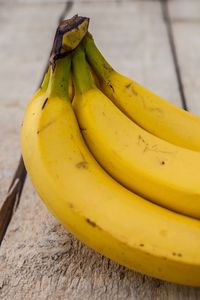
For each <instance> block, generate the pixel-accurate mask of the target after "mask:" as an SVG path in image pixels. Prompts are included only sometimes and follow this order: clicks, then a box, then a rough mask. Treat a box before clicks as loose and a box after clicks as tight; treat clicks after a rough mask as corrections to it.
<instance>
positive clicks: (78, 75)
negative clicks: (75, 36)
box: [72, 45, 95, 94]
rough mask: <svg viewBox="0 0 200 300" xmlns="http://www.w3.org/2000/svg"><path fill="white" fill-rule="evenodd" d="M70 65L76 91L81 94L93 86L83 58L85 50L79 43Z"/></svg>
mask: <svg viewBox="0 0 200 300" xmlns="http://www.w3.org/2000/svg"><path fill="white" fill-rule="evenodd" d="M72 66H73V77H74V83H75V92H76V93H81V94H83V93H84V92H86V91H87V90H90V89H92V88H94V87H95V84H94V82H93V79H92V77H91V74H90V70H89V66H88V64H87V61H86V58H85V52H84V50H83V48H82V46H81V45H80V46H79V47H77V49H76V50H75V51H74V54H73V58H72Z"/></svg>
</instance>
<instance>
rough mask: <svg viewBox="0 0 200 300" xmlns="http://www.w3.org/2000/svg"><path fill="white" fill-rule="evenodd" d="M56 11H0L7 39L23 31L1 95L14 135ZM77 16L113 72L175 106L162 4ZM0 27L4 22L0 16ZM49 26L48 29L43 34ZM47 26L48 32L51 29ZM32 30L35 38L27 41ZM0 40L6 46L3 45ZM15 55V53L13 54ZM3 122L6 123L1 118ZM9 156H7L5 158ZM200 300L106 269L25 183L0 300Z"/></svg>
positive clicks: (196, 294) (7, 244) (82, 7)
mask: <svg viewBox="0 0 200 300" xmlns="http://www.w3.org/2000/svg"><path fill="white" fill-rule="evenodd" d="M21 10H22V11H21ZM59 11H60V6H58V5H56V6H55V5H53V6H52V5H46V6H45V10H42V12H41V6H39V5H35V4H34V5H33V4H32V5H26V6H23V5H20V6H15V7H13V8H12V10H11V11H10V8H9V12H8V8H5V13H4V17H5V16H8V15H9V14H10V15H11V16H10V17H9V22H10V23H11V24H10V25H9V26H10V27H9V30H8V29H6V30H7V32H8V33H10V32H11V29H13V27H14V26H15V27H17V26H18V25H16V24H18V22H19V23H20V22H21V27H20V28H19V29H18V30H17V32H20V34H21V36H22V37H21V39H19V41H20V43H19V44H18V42H17V40H16V45H15V48H17V49H18V50H16V49H15V51H16V57H15V60H14V59H13V63H12V64H11V65H10V69H9V72H8V73H7V79H5V83H4V84H7V87H8V86H9V84H8V81H9V80H10V76H9V75H10V74H11V75H12V76H13V78H14V79H12V83H13V85H12V86H13V89H12V90H11V91H10V89H8V90H7V93H5V94H4V96H5V97H7V98H5V99H7V101H6V100H5V102H6V103H8V102H10V103H11V104H10V106H11V108H12V109H13V111H14V112H15V113H13V115H12V117H14V115H15V114H18V116H17V117H16V120H15V119H14V121H13V124H8V126H13V127H11V128H12V130H13V128H19V124H20V122H21V117H22V113H23V110H24V106H25V103H26V101H27V99H28V98H29V96H30V94H31V93H32V92H33V90H34V88H35V86H36V82H37V80H38V78H39V74H41V72H42V69H43V65H44V64H43V62H45V60H46V56H47V53H48V49H49V47H50V45H51V40H52V36H51V33H50V32H51V30H50V28H51V29H53V27H54V25H55V20H54V18H56V16H57V14H58V13H59ZM74 12H79V13H80V14H84V15H88V14H89V15H90V16H91V31H92V32H93V33H94V35H95V37H96V40H97V43H98V45H99V47H100V48H101V49H102V51H103V53H104V54H105V55H106V57H108V59H109V60H110V62H111V63H112V64H113V65H114V66H116V67H117V68H118V69H119V70H120V71H121V72H124V73H125V74H127V75H129V76H132V77H135V78H136V79H137V80H139V81H141V82H142V83H144V84H146V85H147V86H149V87H151V88H152V89H154V90H156V91H157V92H158V93H160V94H161V95H163V96H165V97H167V98H169V99H172V100H173V101H174V103H178V104H180V98H179V94H178V90H177V83H176V76H175V73H174V67H173V65H172V58H171V53H170V48H169V45H168V39H167V36H166V28H165V24H164V23H163V21H162V15H161V6H160V4H159V2H157V1H134V2H129V1H127V2H125V1H124V2H122V3H114V2H113V3H111V2H109V3H107V5H106V9H105V6H102V5H101V3H99V4H97V3H96V4H95V5H94V4H93V3H89V2H88V3H85V4H84V3H79V4H78V3H77V4H76V5H75V6H74V8H73V11H71V13H70V14H71V15H72V14H73V13H74ZM25 15H26V17H25V19H26V22H25V25H23V24H22V23H23V22H22V19H23V18H22V16H25ZM32 15H34V16H35V17H37V18H38V20H37V22H36V24H35V23H34V24H33V21H32ZM102 16H103V17H102ZM11 17H12V18H11ZM102 18H103V20H102ZM0 20H2V18H1V16H0ZM17 20H18V22H16V21H17ZM20 20H21V21H20ZM119 21H120V23H119ZM0 22H1V21H0ZM43 22H44V23H43ZM46 22H48V28H47V27H46ZM51 22H52V25H51V24H49V23H51ZM114 23H115V24H114ZM3 24H4V22H3ZM2 26H3V25H2ZM6 26H7V25H6ZM41 26H42V30H41V29H40V28H41ZM51 26H52V27H51ZM5 28H7V27H5ZM27 28H30V30H29V32H30V36H29V35H28V34H27V35H26V34H25V31H26V30H27ZM34 28H35V33H34V34H32V33H31V32H32V31H33V32H34ZM108 28H109V30H108ZM4 30H5V29H4ZM39 32H42V36H41V38H40V41H38V40H37V39H38V34H39ZM24 35H25V36H24ZM43 35H44V36H45V38H44V37H43ZM0 39H1V36H0ZM22 39H23V43H25V40H26V43H31V45H32V46H31V47H29V48H31V49H32V50H31V54H30V55H31V56H30V57H29V56H26V60H25V61H26V63H27V64H28V66H26V65H25V64H24V63H23V62H24V56H23V52H22V49H24V48H26V47H28V46H26V47H22V46H21V43H22V41H21V40H22ZM5 41H7V40H6V38H5ZM23 43H22V44H23ZM43 43H44V44H45V45H44V44H43ZM2 45H3V44H2ZM41 48H42V49H43V50H42V51H41ZM7 49H8V50H9V51H11V49H12V47H11V46H8V47H7ZM160 49H162V51H160ZM15 51H14V50H13V55H15V54H14V53H15ZM6 58H7V56H5V57H4V58H3V59H2V58H1V59H2V60H0V62H1V65H3V64H4V65H5V64H6V61H7V59H6ZM14 66H16V67H17V68H18V69H20V68H21V69H22V70H21V71H20V72H21V73H20V75H21V76H18V72H13V70H14ZM4 69H6V67H4ZM22 75H23V76H22ZM29 75H30V76H29ZM2 77H3V75H2ZM2 77H1V78H2ZM11 78H12V77H11ZM22 78H23V80H22ZM26 78H28V82H27V79H26ZM25 79H26V80H25ZM14 83H15V84H14ZM24 89H26V90H25V91H24ZM22 90H23V92H22V93H21V92H20V91H22ZM9 93H10V94H9ZM15 95H18V98H17V106H16V107H15V108H13V106H14V105H13V104H12V101H15V97H14V96H15ZM2 98H3V97H2ZM18 107H20V108H18ZM11 108H10V109H11ZM18 110H19V113H18V112H17V111H18ZM0 111H1V110H0ZM4 112H5V113H7V114H8V115H11V113H10V110H8V111H5V110H4ZM1 117H2V118H3V115H1ZM0 119H1V118H0ZM7 121H9V118H7ZM2 122H3V123H2V126H4V127H5V132H4V133H3V136H4V137H5V138H6V139H8V141H7V148H6V149H5V150H3V151H1V153H3V156H4V158H7V160H10V159H12V160H13V164H14V163H16V159H17V158H18V157H15V156H14V154H15V152H16V151H18V152H19V145H18V142H17V140H18V129H16V130H15V132H13V133H12V135H10V136H8V131H6V130H7V129H6V128H7V127H6V126H7V122H4V121H2ZM8 128H9V127H8ZM13 139H15V140H16V146H15V148H14V152H12V150H9V149H10V148H12V147H13V146H12V143H13V142H11V141H12V140H13ZM1 150H2V149H1ZM7 151H11V152H8V153H7ZM11 156H14V158H11ZM13 164H12V163H10V165H9V167H8V166H7V165H5V167H4V168H5V171H4V172H8V173H9V174H10V175H9V176H11V175H12V171H11V170H13V169H14V167H15V166H13ZM9 176H8V177H9ZM9 180H10V178H9ZM199 298H200V290H199V289H193V288H188V287H183V286H178V285H175V284H170V283H166V282H163V281H160V280H155V279H152V278H150V277H147V276H143V275H141V274H138V273H135V272H133V271H130V270H127V269H126V268H124V267H121V266H119V265H118V264H117V263H114V262H111V261H110V260H108V259H107V258H105V257H103V256H101V255H99V254H97V253H96V252H94V251H92V250H90V249H89V248H88V247H86V246H84V245H83V244H82V243H80V242H79V241H77V240H76V239H75V238H74V237H72V236H71V234H69V233H67V232H66V230H64V229H63V227H62V226H61V225H59V224H58V222H57V221H56V220H55V219H54V218H53V217H52V216H51V215H50V213H49V212H48V211H47V209H46V208H45V206H44V205H43V203H42V202H41V201H40V200H39V198H38V196H37V195H36V193H35V191H34V189H33V188H32V186H31V184H30V182H29V181H28V182H27V184H26V186H25V190H24V193H23V197H22V201H21V203H20V206H19V208H18V210H17V212H16V214H15V215H14V217H13V220H12V222H11V224H10V227H9V229H8V232H7V235H6V237H5V240H4V242H3V244H2V247H1V250H0V299H2V300H10V299H15V300H21V299H30V300H31V299H38V300H40V299H42V300H44V299H45V300H46V299H52V300H55V299H56V300H57V299H70V300H71V299H84V300H85V299H86V300H87V299H109V300H110V299H137V300H138V299H174V300H178V299H180V300H182V299H191V300H192V299H199Z"/></svg>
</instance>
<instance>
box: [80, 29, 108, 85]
mask: <svg viewBox="0 0 200 300" xmlns="http://www.w3.org/2000/svg"><path fill="white" fill-rule="evenodd" d="M83 43H84V47H85V53H86V56H87V60H88V61H89V63H90V64H91V66H92V68H93V69H94V71H95V73H96V74H97V75H98V77H99V78H100V79H101V80H103V81H108V79H109V77H110V73H111V72H112V71H113V68H112V67H111V65H109V63H108V62H107V61H106V60H105V58H104V57H103V55H102V54H101V52H100V51H99V50H98V48H97V46H96V45H95V43H94V39H93V37H92V35H91V34H87V35H86V36H85V38H84V40H83Z"/></svg>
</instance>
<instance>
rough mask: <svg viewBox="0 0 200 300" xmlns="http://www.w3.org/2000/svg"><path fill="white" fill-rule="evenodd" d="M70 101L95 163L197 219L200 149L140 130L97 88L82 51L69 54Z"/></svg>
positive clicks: (141, 192) (138, 190)
mask: <svg viewBox="0 0 200 300" xmlns="http://www.w3.org/2000/svg"><path fill="white" fill-rule="evenodd" d="M73 69H74V78H75V83H76V84H75V85H76V92H75V98H74V100H73V106H74V109H75V112H76V115H77V118H78V122H79V125H80V127H81V128H82V133H83V135H84V137H85V139H86V142H87V144H88V146H89V148H90V150H91V152H92V153H93V155H94V156H95V158H96V159H97V160H98V162H99V163H100V164H101V165H102V166H103V167H104V168H105V169H106V170H107V171H108V172H109V173H110V174H111V175H112V176H113V177H114V178H115V179H117V180H118V181H119V182H120V183H121V184H123V185H124V186H126V187H128V188H129V189H130V190H132V191H134V192H136V193H137V194H139V195H142V196H144V197H145V198H147V199H150V200H151V201H153V202H156V203H158V204H161V205H162V206H164V207H167V208H169V209H172V210H174V211H177V212H180V213H183V214H186V215H189V216H192V217H196V218H200V176H199V170H200V153H199V152H195V151H191V150H188V149H185V148H181V147H178V146H176V145H174V144H170V143H168V142H167V141H165V140H162V139H160V138H158V137H156V136H154V135H152V134H151V133H149V132H147V131H145V130H144V129H142V128H141V127H140V126H138V125H137V124H135V123H134V122H132V121H131V120H130V119H129V118H128V117H126V115H124V114H123V113H122V112H121V111H120V110H119V109H118V108H117V107H116V106H115V105H114V104H113V103H112V102H111V101H110V100H109V98H108V97H106V96H105V95H104V94H103V93H102V92H101V91H100V90H99V89H98V88H96V87H95V85H94V83H93V81H92V79H91V77H90V74H89V70H88V67H87V62H86V60H85V54H84V51H83V50H81V48H78V49H77V50H76V52H75V53H74V55H73Z"/></svg>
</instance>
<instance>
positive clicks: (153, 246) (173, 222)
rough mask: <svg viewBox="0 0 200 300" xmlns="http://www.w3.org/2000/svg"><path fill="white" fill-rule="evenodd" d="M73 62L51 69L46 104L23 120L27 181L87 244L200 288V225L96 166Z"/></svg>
mask: <svg viewBox="0 0 200 300" xmlns="http://www.w3.org/2000/svg"><path fill="white" fill-rule="evenodd" d="M69 71H70V58H69V57H66V58H64V59H62V60H58V61H57V63H56V68H55V70H54V71H52V69H51V77H50V84H49V87H48V90H47V93H46V95H44V97H43V98H41V97H39V98H38V97H34V98H33V99H32V100H31V102H30V103H29V105H28V107H27V109H26V113H25V116H24V122H23V127H22V132H21V146H22V153H23V158H24V162H25V165H26V168H27V171H28V174H29V176H30V178H31V180H32V182H33V185H34V186H35V188H36V190H37V191H38V193H39V195H40V196H41V198H42V199H43V201H44V202H45V203H46V205H47V206H48V208H49V209H50V211H51V212H52V213H53V214H54V215H55V216H56V217H57V218H58V219H59V220H60V222H61V223H62V224H63V225H64V226H65V227H66V228H68V229H69V230H70V231H71V232H72V233H74V234H75V235H76V236H77V237H78V238H79V239H80V240H81V241H83V242H84V243H86V244H87V245H89V246H90V247H92V248H94V249H96V250H97V251H98V252H100V253H102V254H104V255H106V256H108V257H109V258H111V259H113V260H115V261H117V262H119V263H120V264H122V265H125V266H127V267H129V268H132V269H135V270H137V271H140V272H142V273H145V274H149V275H151V276H154V277H157V278H161V279H165V280H169V281H173V282H177V283H182V284H187V285H193V286H200V252H199V249H200V222H199V221H197V220H194V219H191V218H188V217H185V216H181V215H178V214H176V213H173V212H170V211H168V210H166V209H163V208H161V207H159V206H156V205H154V204H152V203H150V202H148V201H146V200H144V199H142V198H141V197H139V196H137V195H135V194H133V193H131V192H130V191H128V190H126V189H125V188H123V187H122V186H121V185H119V184H118V183H117V182H116V181H114V180H113V179H112V178H111V177H110V176H109V175H108V174H107V173H106V172H105V171H104V170H103V169H102V168H101V167H100V166H99V165H98V163H97V162H96V161H95V159H94V158H93V156H92V155H91V154H90V152H89V151H88V149H87V147H86V145H85V143H84V140H83V138H82V136H81V133H80V129H79V127H78V124H77V121H76V117H75V115H74V112H73V109H72V106H71V103H70V101H69V100H68V97H67V89H66V84H64V82H65V81H67V80H68V77H69Z"/></svg>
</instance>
